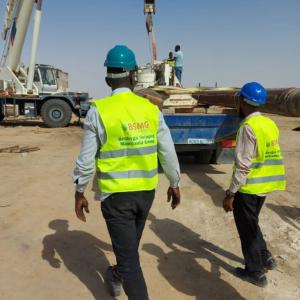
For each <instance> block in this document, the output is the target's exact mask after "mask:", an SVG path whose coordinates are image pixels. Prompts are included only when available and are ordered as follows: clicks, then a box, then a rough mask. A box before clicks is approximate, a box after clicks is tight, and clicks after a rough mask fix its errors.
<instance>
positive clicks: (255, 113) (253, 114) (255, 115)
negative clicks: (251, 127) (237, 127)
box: [244, 111, 261, 121]
mask: <svg viewBox="0 0 300 300" xmlns="http://www.w3.org/2000/svg"><path fill="white" fill-rule="evenodd" d="M257 116H261V113H260V112H259V111H256V112H254V113H252V114H250V115H249V116H248V117H247V118H246V119H245V120H244V121H247V120H249V119H250V118H252V117H257Z"/></svg>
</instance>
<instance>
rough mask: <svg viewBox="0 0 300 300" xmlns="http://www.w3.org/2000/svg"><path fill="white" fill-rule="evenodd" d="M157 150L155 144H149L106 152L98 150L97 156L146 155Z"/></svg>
mask: <svg viewBox="0 0 300 300" xmlns="http://www.w3.org/2000/svg"><path fill="white" fill-rule="evenodd" d="M156 152H157V146H150V147H143V148H136V149H127V148H125V149H121V150H114V151H106V152H102V151H101V152H99V158H116V157H123V156H133V155H146V154H152V153H156Z"/></svg>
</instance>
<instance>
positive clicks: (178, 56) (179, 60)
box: [174, 45, 183, 83]
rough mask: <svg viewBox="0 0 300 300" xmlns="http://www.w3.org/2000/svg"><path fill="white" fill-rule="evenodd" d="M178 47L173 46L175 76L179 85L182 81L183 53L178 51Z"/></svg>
mask: <svg viewBox="0 0 300 300" xmlns="http://www.w3.org/2000/svg"><path fill="white" fill-rule="evenodd" d="M180 49H181V47H180V45H176V46H175V55H174V58H175V75H176V77H177V79H178V81H179V82H180V83H181V81H182V70H183V53H182V51H181V50H180Z"/></svg>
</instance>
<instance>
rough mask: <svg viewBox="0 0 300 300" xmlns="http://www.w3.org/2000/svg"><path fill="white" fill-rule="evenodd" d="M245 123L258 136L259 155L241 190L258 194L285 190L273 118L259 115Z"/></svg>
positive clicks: (276, 130)
mask: <svg viewBox="0 0 300 300" xmlns="http://www.w3.org/2000/svg"><path fill="white" fill-rule="evenodd" d="M243 125H248V126H249V127H250V128H251V129H252V130H253V132H254V134H255V136H256V143H257V156H256V157H254V158H253V159H252V165H251V170H250V172H249V174H248V176H247V181H246V184H245V185H243V186H242V187H241V188H240V190H239V192H241V193H245V194H254V195H257V194H265V193H269V192H272V191H275V190H285V187H286V181H285V169H284V165H283V161H282V155H281V151H280V146H279V130H278V128H277V126H276V124H275V123H274V122H273V121H272V120H271V119H269V118H267V117H264V116H261V115H259V116H254V117H250V118H249V119H247V120H246V121H244V122H243V123H242V124H241V126H243ZM234 170H235V166H234Z"/></svg>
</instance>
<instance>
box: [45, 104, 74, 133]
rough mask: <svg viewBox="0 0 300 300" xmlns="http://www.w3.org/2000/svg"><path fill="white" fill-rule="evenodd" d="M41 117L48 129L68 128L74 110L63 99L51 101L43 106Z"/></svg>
mask: <svg viewBox="0 0 300 300" xmlns="http://www.w3.org/2000/svg"><path fill="white" fill-rule="evenodd" d="M41 116H42V118H43V121H44V123H45V124H46V126H47V127H51V128H57V127H66V126H67V125H69V123H70V121H71V118H72V109H71V107H70V105H69V104H68V103H67V102H65V101H64V100H62V99H50V100H48V101H47V102H45V103H44V104H43V105H42V108H41Z"/></svg>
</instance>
